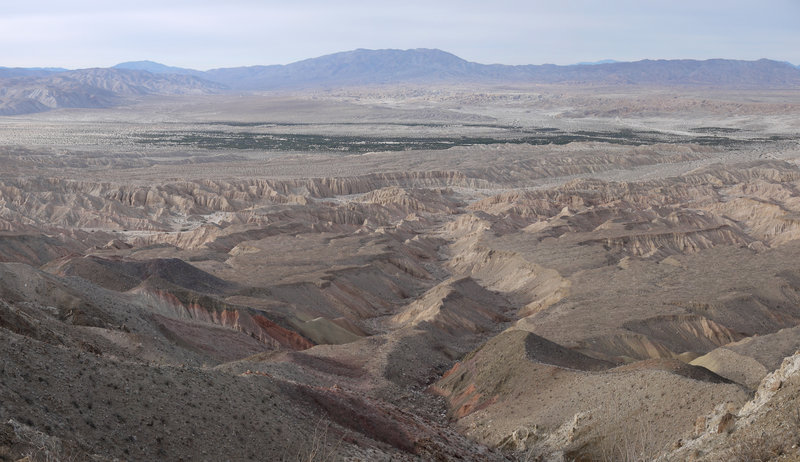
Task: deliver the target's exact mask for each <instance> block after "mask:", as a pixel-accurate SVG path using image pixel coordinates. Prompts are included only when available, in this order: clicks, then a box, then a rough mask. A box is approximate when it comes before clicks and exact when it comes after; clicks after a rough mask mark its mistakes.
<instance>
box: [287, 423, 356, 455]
mask: <svg viewBox="0 0 800 462" xmlns="http://www.w3.org/2000/svg"><path fill="white" fill-rule="evenodd" d="M330 426H331V422H330V421H329V420H327V419H320V420H319V421H317V424H316V425H315V426H314V433H313V435H312V437H311V440H310V441H309V442H308V444H306V445H302V447H300V448H298V449H293V450H292V449H288V448H287V450H286V451H285V452H284V455H283V457H282V458H281V462H336V461H339V460H341V457H340V456H339V454H338V452H339V448H340V447H341V445H342V441H343V440H344V437H342V438H339V439H338V440H336V443H335V444H332V445H331V444H328V438H329V435H328V430H329V428H330Z"/></svg>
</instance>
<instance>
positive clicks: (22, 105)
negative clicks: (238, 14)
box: [0, 48, 800, 115]
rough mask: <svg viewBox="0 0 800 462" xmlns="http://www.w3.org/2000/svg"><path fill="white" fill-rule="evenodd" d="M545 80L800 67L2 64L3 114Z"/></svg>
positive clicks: (726, 78) (349, 55)
mask: <svg viewBox="0 0 800 462" xmlns="http://www.w3.org/2000/svg"><path fill="white" fill-rule="evenodd" d="M457 83H482V84H504V83H542V84H575V85H654V86H713V87H764V88H798V87H800V68H798V67H797V66H794V65H792V64H790V63H786V62H778V61H771V60H767V59H761V60H758V61H738V60H726V59H710V60H703V61H698V60H688V59H686V60H643V61H636V62H614V61H609V60H606V61H599V62H595V63H583V64H575V65H568V66H560V65H553V64H544V65H518V66H511V65H503V64H479V63H474V62H470V61H466V60H464V59H462V58H459V57H458V56H456V55H453V54H451V53H447V52H445V51H441V50H436V49H425V48H419V49H413V50H366V49H358V50H352V51H345V52H340V53H334V54H330V55H326V56H321V57H318V58H311V59H306V60H302V61H297V62H294V63H291V64H286V65H269V66H247V67H234V68H221V69H212V70H209V71H198V70H194V69H185V68H180V67H172V66H167V65H164V64H160V63H156V62H153V61H132V62H125V63H120V64H118V65H116V66H114V67H112V68H108V69H81V70H74V71H64V70H60V69H47V68H36V69H20V68H0V115H8V114H21V113H26V112H37V111H43V110H49V109H53V108H58V107H108V106H113V105H115V104H119V102H120V101H122V100H124V99H125V98H128V97H133V96H142V95H148V94H167V95H168V94H209V93H219V92H224V91H228V90H233V91H275V90H302V89H315V88H317V89H319V88H340V87H348V86H359V85H390V84H421V85H425V84H457Z"/></svg>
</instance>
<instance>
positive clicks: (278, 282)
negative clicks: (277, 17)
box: [0, 84, 800, 461]
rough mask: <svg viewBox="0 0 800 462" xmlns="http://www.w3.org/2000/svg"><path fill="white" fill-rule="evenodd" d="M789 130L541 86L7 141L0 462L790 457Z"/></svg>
mask: <svg viewBox="0 0 800 462" xmlns="http://www.w3.org/2000/svg"><path fill="white" fill-rule="evenodd" d="M799 133H800V91H796V90H769V89H746V90H741V89H739V90H735V91H734V90H714V89H709V88H693V87H686V88H678V87H675V88H666V87H647V86H630V87H624V86H603V85H594V86H592V87H585V88H582V87H578V86H575V85H556V84H552V85H522V84H520V85H508V86H488V85H487V86H475V85H473V86H467V85H461V86H459V85H446V86H445V85H442V86H429V87H421V86H413V85H407V86H393V87H380V86H370V87H360V88H349V89H342V90H327V91H325V90H319V91H307V92H295V93H291V92H285V93H263V94H247V95H243V96H240V95H233V94H219V95H197V96H181V95H177V96H158V97H155V96H151V97H141V98H138V99H137V100H135V101H133V102H130V103H129V104H125V105H121V106H118V107H115V108H104V109H58V110H54V111H49V112H42V113H38V114H29V115H14V116H6V117H3V118H1V119H0V143H1V144H2V145H1V146H0V262H2V263H0V352H1V354H0V460H3V461H6V460H8V461H12V460H19V459H24V460H28V461H39V460H94V461H106V460H109V461H110V460H185V461H190V460H218V461H222V460H269V461H334V460H337V461H338V460H347V461H381V460H386V461H389V460H392V461H398V460H399V461H403V460H409V461H411V460H433V461H456V460H461V461H506V460H521V461H533V460H585V461H588V460H614V461H616V460H631V461H633V460H655V459H659V460H664V461H673V460H674V461H680V460H713V461H729V460H768V459H777V460H798V457H800V455H799V454H798V445H799V444H800V414H799V413H798V406H800V355H795V352H796V351H797V350H798V349H800V327H798V326H799V325H800V259H799V258H798V256H800V240H798V238H800V166H799V165H798V161H800V138H799V137H798V134H799ZM26 458H27V459H26Z"/></svg>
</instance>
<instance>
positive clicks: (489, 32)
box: [0, 0, 800, 70]
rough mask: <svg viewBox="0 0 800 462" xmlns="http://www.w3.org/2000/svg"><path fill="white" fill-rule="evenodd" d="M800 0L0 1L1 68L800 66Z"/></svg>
mask: <svg viewBox="0 0 800 462" xmlns="http://www.w3.org/2000/svg"><path fill="white" fill-rule="evenodd" d="M798 17H800V3H798V2H795V1H791V0H771V1H767V2H766V3H760V4H758V5H756V4H753V3H751V2H744V1H733V2H722V1H718V0H713V1H699V2H667V1H662V0H658V1H654V2H647V4H642V3H641V2H634V1H628V0H626V1H617V2H613V3H611V4H609V3H607V2H606V3H598V2H591V1H588V0H576V1H570V2H558V3H554V2H538V1H537V2H516V1H510V0H505V1H500V2H495V3H494V4H492V5H491V6H490V5H488V4H484V3H483V2H476V1H467V2H456V1H453V0H446V1H440V2H435V3H432V2H422V1H411V2H407V3H406V4H404V5H403V6H397V5H390V6H386V5H382V4H373V3H370V2H365V1H361V0H355V1H347V2H344V3H339V4H336V5H331V4H328V3H326V2H321V1H318V0H310V1H304V2H300V3H298V4H293V5H286V4H283V3H280V2H274V1H267V2H256V1H252V0H236V1H232V2H227V3H226V4H225V5H224V6H220V5H218V4H217V3H216V2H209V1H206V0H202V1H193V2H190V1H187V0H178V1H167V2H164V1H159V2H156V1H154V0H144V1H141V2H137V3H136V4H135V5H134V4H122V5H115V4H109V3H107V2H101V1H98V0H79V1H76V2H70V4H69V5H65V4H63V3H61V2H55V1H53V0H33V1H30V2H27V3H25V4H10V5H3V6H1V7H0V47H2V49H3V51H4V53H3V56H2V57H0V66H5V67H65V68H70V69H76V68H86V67H110V66H113V65H115V64H118V63H120V62H125V61H140V60H151V61H155V62H159V63H163V64H167V65H170V66H178V67H186V68H192V69H198V70H207V69H212V68H221V67H235V66H249V65H264V64H287V63H290V62H295V61H299V60H303V59H307V58H313V57H318V56H322V55H326V54H330V53H336V52H340V51H347V50H352V49H358V48H367V49H385V48H394V49H411V48H438V49H441V50H444V51H447V52H450V53H453V54H455V55H457V56H459V57H461V58H463V59H466V60H468V61H473V62H479V63H484V64H492V63H500V64H544V63H551V64H575V63H578V62H593V61H599V60H605V59H613V60H618V61H636V60H641V59H711V58H726V59H742V60H755V59H760V58H768V59H774V60H778V61H789V62H792V63H794V64H798V63H800V47H798V46H797V45H798V44H800V30H799V29H798V28H797V27H796V24H795V19H796V18H798Z"/></svg>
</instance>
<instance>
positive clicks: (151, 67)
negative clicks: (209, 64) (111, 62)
mask: <svg viewBox="0 0 800 462" xmlns="http://www.w3.org/2000/svg"><path fill="white" fill-rule="evenodd" d="M112 69H124V70H133V71H146V72H149V73H151V74H181V75H202V74H203V73H202V72H200V71H196V70H194V69H185V68H182V67H173V66H167V65H165V64H161V63H157V62H155V61H148V60H144V61H126V62H124V63H119V64H117V65H116V66H113V67H112Z"/></svg>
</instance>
